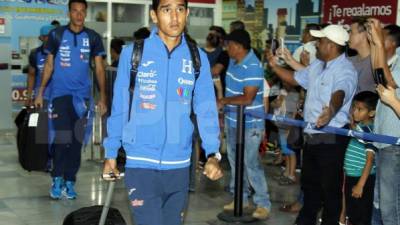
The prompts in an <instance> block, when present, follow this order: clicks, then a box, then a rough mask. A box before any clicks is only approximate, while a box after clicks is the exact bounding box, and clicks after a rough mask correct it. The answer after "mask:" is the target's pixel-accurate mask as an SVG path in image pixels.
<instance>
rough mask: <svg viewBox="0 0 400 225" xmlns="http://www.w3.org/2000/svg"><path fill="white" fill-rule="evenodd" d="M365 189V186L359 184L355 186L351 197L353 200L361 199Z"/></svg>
mask: <svg viewBox="0 0 400 225" xmlns="http://www.w3.org/2000/svg"><path fill="white" fill-rule="evenodd" d="M363 189H364V187H363V186H361V185H359V184H357V185H355V186H354V187H353V189H352V192H351V196H352V197H353V198H361V197H362V194H363Z"/></svg>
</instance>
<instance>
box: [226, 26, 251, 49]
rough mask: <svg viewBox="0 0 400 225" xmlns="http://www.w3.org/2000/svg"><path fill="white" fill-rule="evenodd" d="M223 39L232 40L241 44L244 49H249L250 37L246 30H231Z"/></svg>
mask: <svg viewBox="0 0 400 225" xmlns="http://www.w3.org/2000/svg"><path fill="white" fill-rule="evenodd" d="M225 40H227V41H233V42H236V43H238V44H240V45H242V46H243V48H244V49H246V50H250V49H251V38H250V34H249V32H247V31H246V30H233V31H232V32H230V33H229V34H228V35H226V37H225Z"/></svg>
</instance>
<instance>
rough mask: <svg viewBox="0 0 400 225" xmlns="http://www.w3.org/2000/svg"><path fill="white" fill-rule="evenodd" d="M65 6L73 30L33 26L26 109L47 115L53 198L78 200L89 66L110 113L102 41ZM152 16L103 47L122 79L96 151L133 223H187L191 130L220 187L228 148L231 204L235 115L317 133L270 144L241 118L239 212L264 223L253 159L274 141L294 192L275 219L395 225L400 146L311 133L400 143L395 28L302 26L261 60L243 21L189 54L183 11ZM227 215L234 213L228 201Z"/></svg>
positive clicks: (262, 127)
mask: <svg viewBox="0 0 400 225" xmlns="http://www.w3.org/2000/svg"><path fill="white" fill-rule="evenodd" d="M68 7H69V12H68V15H69V18H70V22H69V24H68V25H65V26H60V25H57V24H54V25H48V26H44V27H42V29H41V30H40V37H39V39H40V40H41V41H42V43H43V44H42V45H41V46H40V47H39V48H37V49H35V50H34V51H33V52H32V54H31V56H30V57H29V63H30V69H29V77H28V94H29V99H28V101H27V104H28V105H35V106H37V107H44V108H48V109H49V118H50V120H51V124H52V126H53V128H52V129H54V138H53V143H52V146H53V151H54V155H53V158H52V160H53V164H52V165H53V166H52V172H51V177H52V185H51V188H50V196H51V198H53V199H61V198H62V197H64V196H65V197H66V198H68V199H75V198H77V196H78V194H77V192H76V190H75V182H76V175H77V173H78V170H79V167H80V161H81V148H82V142H83V140H84V136H85V133H86V132H87V131H86V129H87V127H89V126H88V124H90V117H88V116H87V113H88V112H89V111H91V110H92V108H93V106H94V103H93V102H94V99H93V96H91V92H90V90H91V80H90V77H89V70H90V68H91V65H94V68H92V69H93V71H94V74H95V75H96V78H97V79H96V81H97V85H98V88H99V90H100V97H99V101H98V103H97V105H98V108H99V111H100V113H101V114H102V115H104V114H105V113H106V111H107V96H106V93H105V86H106V84H105V83H106V81H105V72H104V62H103V58H104V56H105V55H106V52H105V51H104V47H103V44H102V41H101V37H100V35H99V34H97V33H96V32H95V31H93V30H91V29H88V28H86V27H85V26H84V22H85V17H86V10H87V7H88V5H87V2H86V1H85V0H70V1H69V4H68ZM150 16H151V19H152V21H153V23H154V24H155V27H154V28H152V29H151V30H149V29H147V28H141V29H139V30H137V31H136V32H134V44H130V45H126V46H125V42H124V41H123V40H121V39H113V40H112V41H111V52H110V55H111V59H112V64H111V66H113V67H116V68H117V77H116V80H115V84H114V92H113V99H112V105H111V106H112V107H111V112H110V116H109V117H108V120H107V137H106V138H105V139H104V143H103V145H104V148H105V150H106V153H105V158H106V160H105V164H104V174H105V175H107V174H109V173H110V172H111V173H113V174H116V175H117V177H118V174H119V171H118V169H117V162H116V157H117V155H118V152H119V151H120V150H121V149H123V150H124V151H125V153H126V171H125V184H126V189H127V192H128V196H129V201H130V203H131V209H132V215H133V217H134V220H135V222H136V224H154V225H156V224H157V225H160V224H181V223H182V220H183V212H184V210H185V204H186V201H187V198H188V190H189V183H190V176H191V175H190V172H189V166H190V164H191V163H193V162H191V161H193V160H192V158H193V157H192V154H193V152H194V154H197V153H196V150H192V149H193V146H194V145H195V144H193V142H192V136H193V131H194V126H193V123H192V121H193V122H194V123H195V124H196V132H195V133H196V135H195V139H200V140H201V149H202V150H203V152H204V153H203V156H202V157H201V158H202V159H201V161H203V163H204V174H205V175H206V176H207V177H209V178H210V179H211V180H218V179H219V178H221V177H222V176H223V172H222V169H221V167H220V165H219V162H220V161H221V158H222V156H221V154H220V146H224V144H223V143H226V147H227V150H226V157H227V159H228V162H229V165H230V171H229V174H230V181H229V188H228V191H229V192H231V193H233V190H234V185H235V182H234V178H235V167H236V165H235V151H236V142H237V140H236V133H237V121H236V118H237V115H236V111H235V109H236V107H237V106H238V105H244V106H246V110H247V112H250V113H251V112H254V113H272V114H274V115H279V116H284V117H288V118H295V119H299V120H305V121H307V122H311V123H314V124H315V127H312V128H305V129H304V130H303V131H301V130H300V131H298V132H300V133H301V134H299V135H297V137H296V138H294V139H293V135H292V132H294V130H295V128H293V127H290V126H288V125H285V124H284V123H275V124H274V126H276V127H277V129H276V131H277V132H276V135H275V137H274V134H273V132H271V123H270V122H269V123H266V121H265V120H264V119H262V118H258V117H255V116H252V115H249V114H247V115H246V117H245V121H244V124H245V125H244V136H245V143H244V148H245V154H244V179H243V182H244V183H243V187H244V192H243V201H244V202H243V205H244V207H249V205H250V203H249V201H250V200H249V197H250V196H252V202H253V204H254V205H255V210H254V211H253V212H252V217H254V218H256V219H260V220H263V219H267V218H268V217H269V216H270V212H271V201H270V196H269V192H268V184H267V179H266V176H265V173H264V167H263V165H262V163H261V161H260V154H259V147H260V144H261V143H262V142H263V140H265V139H268V140H272V139H275V140H276V143H279V144H277V146H278V148H279V150H280V154H282V155H283V156H282V158H283V159H284V161H285V170H284V172H282V174H279V175H278V176H276V177H275V178H276V179H277V180H278V182H279V184H280V185H290V184H294V183H296V182H297V181H298V180H300V186H301V192H300V194H299V197H298V201H297V202H295V203H292V204H289V205H284V206H282V207H281V210H283V211H288V212H298V217H297V219H296V221H295V224H297V225H310V224H316V221H317V215H318V213H319V211H320V210H322V216H321V220H322V224H324V225H333V224H335V225H337V224H339V223H340V224H345V223H346V222H348V223H349V224H352V225H368V224H373V225H378V224H382V225H397V224H400V204H399V198H400V189H399V186H400V177H399V176H400V174H399V173H398V172H399V171H400V147H399V146H398V145H389V144H385V143H372V142H368V141H366V140H362V139H357V138H352V137H347V136H342V135H338V134H335V133H325V132H322V131H320V129H321V128H323V127H325V126H330V127H336V128H346V129H352V130H356V131H361V132H365V133H373V134H381V135H388V136H393V137H400V129H399V127H400V119H399V117H400V100H399V96H400V89H399V85H400V63H398V62H399V60H400V57H399V55H400V53H399V52H398V47H399V46H400V27H399V26H397V25H394V24H390V25H385V26H383V25H382V24H381V22H380V21H379V20H377V19H374V18H354V20H353V21H352V22H351V24H350V26H349V29H348V30H346V29H345V28H344V26H342V25H333V24H321V25H320V24H308V25H306V27H305V28H304V30H303V34H302V39H301V43H302V44H301V46H300V47H299V48H297V49H296V50H295V51H294V52H293V54H292V53H291V52H290V51H289V50H288V49H286V48H285V47H284V43H280V42H279V41H277V39H269V40H266V42H265V50H264V52H263V53H264V54H260V53H259V51H258V50H256V49H253V48H252V43H251V37H250V34H249V32H247V31H246V28H245V24H244V23H243V22H241V21H234V22H232V23H231V27H230V31H229V33H228V34H227V33H226V32H225V30H224V29H223V28H222V27H219V26H211V27H210V29H209V33H208V35H207V37H206V44H205V46H204V48H202V49H200V48H198V47H197V44H196V43H195V42H194V41H193V40H192V39H191V38H190V36H189V34H188V33H187V32H186V31H185V27H186V23H187V18H188V16H189V11H188V2H187V1H186V0H153V2H152V9H151V12H150ZM140 40H142V41H140ZM139 45H141V49H139V51H140V54H139V55H140V58H138V60H139V63H138V65H137V66H138V67H137V68H135V67H134V65H133V64H132V63H133V62H134V61H135V60H134V59H136V58H133V57H139V56H137V55H135V54H133V53H135V51H137V50H138V49H137V46H139ZM193 46H195V47H193ZM278 47H279V48H278ZM350 49H351V50H352V51H350ZM199 62H201V63H200V64H199ZM132 87H133V88H132ZM193 115H195V117H194V116H193ZM266 124H268V125H266ZM300 139H301V140H300ZM298 167H301V176H300V178H297V175H296V168H298ZM107 178H108V179H113V178H112V177H107ZM251 191H252V192H253V193H250V192H251ZM223 208H224V210H226V211H233V209H234V202H233V201H232V202H230V203H228V204H226V205H225V206H224V207H223ZM347 220H348V221H347Z"/></svg>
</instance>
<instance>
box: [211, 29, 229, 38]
mask: <svg viewBox="0 0 400 225" xmlns="http://www.w3.org/2000/svg"><path fill="white" fill-rule="evenodd" d="M208 30H209V31H215V32H217V33H219V34H220V35H221V37H222V38H224V37H225V36H226V32H225V29H224V28H222V27H220V26H211V27H210V28H209V29H208Z"/></svg>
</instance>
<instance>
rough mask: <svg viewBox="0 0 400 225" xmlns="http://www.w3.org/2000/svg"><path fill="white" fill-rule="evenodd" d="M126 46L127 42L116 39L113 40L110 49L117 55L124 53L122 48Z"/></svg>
mask: <svg viewBox="0 0 400 225" xmlns="http://www.w3.org/2000/svg"><path fill="white" fill-rule="evenodd" d="M124 45H125V41H124V40H122V39H119V38H114V39H112V40H111V44H110V47H111V49H113V50H114V51H115V52H116V53H118V55H119V54H121V51H122V46H124Z"/></svg>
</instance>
